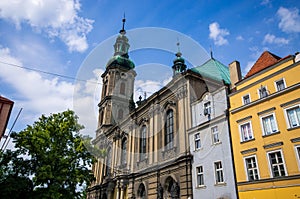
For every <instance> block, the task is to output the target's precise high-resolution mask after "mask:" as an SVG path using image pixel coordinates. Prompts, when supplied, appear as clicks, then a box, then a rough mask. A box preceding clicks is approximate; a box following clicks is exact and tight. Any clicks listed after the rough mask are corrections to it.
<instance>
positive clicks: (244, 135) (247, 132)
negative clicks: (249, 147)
mask: <svg viewBox="0 0 300 199" xmlns="http://www.w3.org/2000/svg"><path fill="white" fill-rule="evenodd" d="M240 133H241V140H242V142H245V141H248V140H252V139H253V138H254V136H253V132H252V128H251V124H250V122H247V123H245V124H241V125H240Z"/></svg>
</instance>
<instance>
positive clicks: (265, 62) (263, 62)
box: [245, 51, 281, 78]
mask: <svg viewBox="0 0 300 199" xmlns="http://www.w3.org/2000/svg"><path fill="white" fill-rule="evenodd" d="M280 59H281V57H278V56H277V55H274V54H273V53H270V52H269V51H265V52H263V53H262V54H261V55H260V57H259V58H258V59H257V61H256V62H255V64H254V65H253V66H252V68H251V69H250V70H249V72H248V73H247V74H246V76H245V78H247V77H250V76H252V75H254V74H256V73H258V72H259V71H262V70H263V69H265V68H267V67H269V66H271V65H273V64H275V63H277V62H278V61H279V60H280Z"/></svg>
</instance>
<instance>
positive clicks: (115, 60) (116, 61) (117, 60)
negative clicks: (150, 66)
mask: <svg viewBox="0 0 300 199" xmlns="http://www.w3.org/2000/svg"><path fill="white" fill-rule="evenodd" d="M112 65H118V66H121V67H125V68H127V69H134V67H135V65H134V63H133V62H132V61H131V60H130V59H128V58H126V57H123V56H121V55H115V56H113V57H112V58H111V59H110V60H109V61H108V62H107V64H106V67H109V66H112Z"/></svg>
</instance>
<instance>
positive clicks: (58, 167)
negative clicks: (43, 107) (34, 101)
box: [0, 110, 94, 198]
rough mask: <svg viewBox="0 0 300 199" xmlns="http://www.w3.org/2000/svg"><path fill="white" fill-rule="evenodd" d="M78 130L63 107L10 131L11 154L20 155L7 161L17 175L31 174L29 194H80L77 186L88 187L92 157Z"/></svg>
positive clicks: (75, 119) (53, 195) (73, 195)
mask: <svg viewBox="0 0 300 199" xmlns="http://www.w3.org/2000/svg"><path fill="white" fill-rule="evenodd" d="M81 129H83V126H82V125H80V124H79V123H78V117H77V116H76V115H75V114H74V112H73V111H71V110H67V111H64V112H62V113H57V114H51V115H50V116H48V117H46V116H44V115H42V116H41V117H40V118H39V120H38V121H36V122H35V123H34V124H33V125H32V126H30V125H29V126H27V128H26V129H24V130H23V131H21V132H19V133H14V134H12V138H13V139H14V140H13V142H14V143H15V147H16V151H15V152H13V153H14V154H17V156H15V155H12V156H13V157H15V158H20V155H21V160H20V159H18V161H12V160H13V159H10V160H11V163H10V164H11V165H13V166H11V167H14V169H15V170H17V176H27V177H31V179H32V184H33V193H32V196H31V197H33V198H80V197H81V193H82V191H83V190H82V189H80V187H81V188H82V187H86V186H88V185H89V183H90V182H91V181H92V180H93V179H94V176H93V174H92V173H91V171H90V169H89V167H91V165H92V163H93V162H94V157H93V156H92V155H91V153H90V152H89V151H88V150H87V148H86V147H85V145H84V144H86V143H87V141H85V140H83V139H82V136H81V135H80V133H79V131H80V130H81ZM14 163H16V164H14ZM2 170H3V171H2V172H3V173H9V172H8V171H5V169H2ZM6 170H7V169H6ZM0 171H1V169H0ZM29 184H30V183H29Z"/></svg>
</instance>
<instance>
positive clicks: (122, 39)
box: [114, 14, 130, 58]
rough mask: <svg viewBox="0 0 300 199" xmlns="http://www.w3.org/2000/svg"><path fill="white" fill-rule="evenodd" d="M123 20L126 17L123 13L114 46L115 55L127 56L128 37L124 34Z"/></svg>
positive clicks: (124, 20)
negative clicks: (120, 27)
mask: <svg viewBox="0 0 300 199" xmlns="http://www.w3.org/2000/svg"><path fill="white" fill-rule="evenodd" d="M125 22H126V19H125V14H124V17H123V19H122V23H123V25H122V29H121V30H120V34H119V36H118V37H117V40H116V43H115V45H114V48H115V54H114V55H115V56H116V55H120V56H122V57H126V58H128V57H129V56H128V49H129V46H130V45H129V43H128V39H127V37H126V36H125V34H126V30H125Z"/></svg>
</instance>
